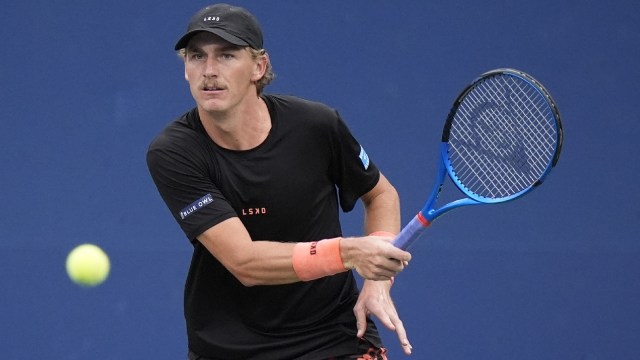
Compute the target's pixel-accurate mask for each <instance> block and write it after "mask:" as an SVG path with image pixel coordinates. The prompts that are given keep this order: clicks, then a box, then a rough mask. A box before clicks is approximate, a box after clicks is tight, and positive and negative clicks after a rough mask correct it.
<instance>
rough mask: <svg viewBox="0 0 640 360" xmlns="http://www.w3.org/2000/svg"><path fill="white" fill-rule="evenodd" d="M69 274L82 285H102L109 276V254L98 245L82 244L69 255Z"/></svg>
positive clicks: (67, 264) (67, 263)
mask: <svg viewBox="0 0 640 360" xmlns="http://www.w3.org/2000/svg"><path fill="white" fill-rule="evenodd" d="M66 266H67V274H69V277H70V278H71V280H73V282H75V283H76V284H78V285H81V286H96V285H100V284H101V283H102V282H103V281H105V280H106V279H107V276H109V270H110V268H111V263H110V262H109V256H107V254H106V253H105V252H104V251H103V250H102V249H101V248H99V247H98V246H96V245H93V244H82V245H79V246H77V247H76V248H74V249H73V250H71V252H70V253H69V255H68V256H67V262H66Z"/></svg>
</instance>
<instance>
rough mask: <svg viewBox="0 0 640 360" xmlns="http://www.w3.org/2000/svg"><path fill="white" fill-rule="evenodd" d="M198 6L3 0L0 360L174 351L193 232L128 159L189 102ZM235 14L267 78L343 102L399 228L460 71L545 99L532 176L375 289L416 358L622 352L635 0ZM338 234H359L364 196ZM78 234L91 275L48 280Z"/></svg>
mask: <svg viewBox="0 0 640 360" xmlns="http://www.w3.org/2000/svg"><path fill="white" fill-rule="evenodd" d="M206 4H208V3H207V2H204V1H190V2H185V1H175V2H167V1H164V2H162V1H160V2H158V1H149V0H139V1H124V0H113V1H101V2H98V1H92V0H85V1H81V0H69V1H64V2H62V1H51V0H48V1H40V0H25V1H14V2H10V3H8V4H5V6H3V10H2V12H0V39H1V43H2V46H3V51H2V55H1V57H0V59H1V60H0V61H1V63H0V84H1V86H0V142H1V144H2V151H1V152H0V164H1V165H2V167H1V171H0V198H1V201H0V269H1V270H0V285H1V290H0V358H3V359H36V358H47V359H110V360H115V359H123V360H124V359H184V354H185V349H186V339H185V335H184V333H185V331H184V323H183V318H182V303H181V301H182V287H183V284H184V278H185V274H186V272H187V266H188V261H189V258H190V246H189V244H188V242H187V241H186V239H185V238H184V236H183V234H182V233H181V232H180V231H179V229H178V227H177V225H176V224H175V223H174V221H173V220H172V218H171V217H170V215H169V213H168V211H167V210H166V209H165V207H164V205H163V203H162V202H161V200H160V198H159V196H158V194H157V193H156V190H155V188H154V186H153V184H152V182H151V180H150V178H149V176H148V173H147V169H146V165H145V162H144V156H145V151H146V147H147V145H148V143H149V141H150V139H151V138H152V137H153V136H154V135H155V134H156V133H157V132H158V131H159V130H160V129H161V128H162V127H163V126H164V125H165V124H166V123H167V122H169V121H170V120H171V119H173V118H174V117H175V116H177V115H179V114H181V113H182V112H183V111H185V110H186V109H188V108H190V107H191V106H192V104H193V102H192V100H191V98H190V95H189V92H188V88H187V84H186V82H185V81H184V78H183V69H182V66H181V63H180V61H179V60H178V59H177V58H176V56H175V55H174V54H173V52H172V46H173V44H174V42H175V40H176V39H177V38H178V37H179V36H180V35H181V32H182V31H183V30H184V28H185V26H186V21H187V19H188V18H189V17H190V16H191V15H192V14H193V13H194V12H195V11H197V10H198V9H199V8H201V7H202V6H204V5H206ZM238 4H240V5H243V6H245V7H247V8H249V9H250V10H251V11H252V12H254V13H255V14H256V15H257V16H258V17H259V19H260V20H261V23H262V25H263V28H264V32H265V34H266V47H267V48H268V50H269V51H270V54H271V59H272V61H273V64H274V67H275V70H276V72H277V73H278V79H277V80H276V81H275V83H273V84H272V85H271V86H270V87H269V88H268V90H269V91H270V92H279V93H291V94H297V95H300V96H303V97H307V98H311V99H314V100H319V101H322V102H325V103H327V104H329V105H331V106H333V107H335V108H337V109H339V111H340V112H341V113H342V115H343V116H344V118H345V119H346V120H347V122H348V123H349V125H350V127H351V129H352V131H353V132H354V133H355V134H356V136H357V137H358V138H359V139H360V140H361V142H362V143H363V145H364V146H365V147H366V148H367V151H368V152H369V155H370V156H371V157H372V158H373V159H374V161H376V163H377V164H378V165H379V166H380V167H381V168H382V169H383V171H384V173H385V174H386V175H387V176H388V177H389V178H390V179H391V181H392V182H393V183H394V184H395V185H396V187H397V189H398V190H399V192H400V195H401V200H402V208H403V220H404V222H406V221H408V220H409V219H410V218H411V217H412V216H413V215H414V214H415V212H416V211H417V210H418V209H419V208H420V207H421V206H422V202H423V200H424V199H425V197H426V195H427V193H428V190H429V189H430V187H431V185H432V177H433V172H434V168H435V165H436V162H435V161H436V152H437V143H438V140H439V136H440V131H441V127H442V123H443V121H444V117H445V115H446V114H447V112H448V108H449V106H450V104H451V102H452V100H453V99H454V97H455V96H456V95H457V93H458V92H459V90H460V89H461V88H462V87H463V86H464V85H465V84H466V83H468V82H469V81H470V80H472V79H473V78H474V77H476V76H477V75H479V74H480V73H482V72H484V71H486V70H489V69H492V68H497V67H515V68H519V69H522V70H525V71H527V72H529V73H531V74H532V75H534V76H535V77H537V78H538V79H539V80H541V81H542V82H543V83H544V84H545V85H546V86H547V87H548V88H549V90H550V91H551V93H552V94H553V95H554V97H555V98H556V100H557V102H558V104H559V107H560V110H561V112H562V115H563V117H564V124H565V130H566V133H565V134H566V141H565V148H564V151H563V154H562V158H561V159H560V163H559V166H558V168H557V169H556V170H555V171H554V173H553V174H552V175H551V177H550V178H549V179H548V181H547V183H546V184H545V186H543V187H542V188H540V189H538V190H536V191H535V192H534V193H532V194H531V195H529V196H527V197H525V198H524V199H522V200H519V201H517V202H513V203H509V204H505V205H501V206H494V207H484V208H473V209H465V210H460V211H457V212H455V213H452V214H450V215H448V216H445V217H444V218H442V219H440V220H438V222H437V223H436V224H434V226H433V227H432V228H431V229H430V230H429V233H428V236H427V237H426V239H425V241H423V242H421V243H419V244H417V245H416V246H414V247H413V248H412V252H413V255H414V260H413V261H412V262H411V264H410V266H409V268H408V269H407V270H406V271H405V272H404V273H402V274H401V275H400V276H399V277H398V279H397V281H396V285H395V286H394V289H393V293H394V298H395V300H396V303H397V307H398V310H399V312H400V313H401V316H402V317H403V319H404V322H405V326H406V328H407V331H408V333H409V336H410V339H411V341H412V343H413V345H414V356H413V358H414V359H439V360H442V359H491V360H495V359H505V360H511V359H631V358H640V301H639V300H640V283H639V280H638V273H639V271H640V262H639V261H638V258H639V253H640V242H638V235H637V233H638V227H639V225H638V224H639V223H640V205H638V204H639V203H640V201H639V200H640V192H639V191H638V190H636V182H637V181H638V176H639V175H640V171H639V165H638V164H639V161H638V160H637V152H638V150H640V147H639V145H638V141H637V139H638V138H639V137H640V125H639V123H640V119H639V116H638V115H637V114H638V112H637V111H636V110H633V109H634V108H636V105H637V102H638V99H639V98H640V91H639V90H638V89H639V87H638V83H639V80H640V70H639V69H640V67H638V59H640V22H638V14H639V13H640V11H639V10H640V6H639V5H638V3H637V1H631V0H629V1H626V0H611V1H604V0H602V1H593V0H592V1H588V0H587V1H557V0H539V1H527V2H524V1H513V0H493V1H457V0H452V1H412V2H410V1H338V0H330V1H313V2H311V1H307V2H302V1H293V0H287V1H277V2H276V1H271V2H267V1H258V0H255V1H242V2H239V3H238ZM627 183H628V184H630V185H627ZM344 224H345V226H344V227H345V231H346V233H347V235H356V234H359V233H360V227H361V208H359V207H358V208H357V209H356V210H354V212H352V213H350V214H345V216H344ZM83 242H93V243H96V244H98V245H100V246H102V247H103V248H104V249H105V250H106V251H107V252H108V253H109V254H110V256H111V260H112V273H111V276H110V278H109V279H108V281H107V282H106V283H105V284H103V285H102V286H100V287H97V288H93V289H83V288H79V287H77V286H75V285H73V284H72V283H71V282H70V281H69V280H68V278H67V276H66V273H65V270H64V259H65V256H66V254H67V253H68V251H69V250H71V248H73V247H74V246H76V245H77V244H80V243H83ZM383 335H384V337H385V341H386V344H387V346H388V347H389V348H390V351H391V355H392V356H391V358H393V359H401V358H403V357H404V356H403V355H401V352H400V348H399V346H398V345H397V340H396V339H395V337H394V335H393V334H392V333H389V332H384V333H383Z"/></svg>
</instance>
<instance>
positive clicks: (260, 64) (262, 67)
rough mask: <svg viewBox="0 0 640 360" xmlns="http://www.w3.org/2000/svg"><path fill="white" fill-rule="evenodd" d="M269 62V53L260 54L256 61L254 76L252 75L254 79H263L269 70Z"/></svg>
mask: <svg viewBox="0 0 640 360" xmlns="http://www.w3.org/2000/svg"><path fill="white" fill-rule="evenodd" d="M268 63H269V55H268V54H267V53H264V54H263V55H260V56H259V57H258V58H257V59H256V62H255V67H254V69H253V76H251V80H252V81H258V80H260V79H262V77H263V76H264V74H266V72H267V64H268Z"/></svg>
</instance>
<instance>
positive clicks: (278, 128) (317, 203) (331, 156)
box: [147, 95, 381, 360]
mask: <svg viewBox="0 0 640 360" xmlns="http://www.w3.org/2000/svg"><path fill="white" fill-rule="evenodd" d="M263 99H264V100H265V102H266V104H267V106H268V108H269V113H270V115H271V122H272V128H271V131H270V133H269V135H268V136H267V138H266V139H265V141H264V142H263V143H262V144H260V145H259V146H257V147H256V148H253V149H251V150H247V151H232V150H228V149H224V148H221V147H219V146H217V145H216V144H215V143H214V142H213V141H212V140H211V139H210V138H209V136H208V135H207V133H206V132H205V130H204V128H203V126H202V123H201V122H200V118H199V116H198V112H197V110H196V109H193V110H191V111H190V112H188V113H186V114H184V115H183V116H181V117H180V118H178V119H177V120H176V121H174V122H172V123H171V124H169V125H168V126H167V127H166V128H165V129H164V130H163V131H162V132H161V133H160V134H159V135H158V136H157V137H156V138H155V139H154V140H153V142H152V143H151V145H150V147H149V151H148V153H147V163H148V166H149V170H150V173H151V175H152V177H153V180H154V182H155V184H156V186H157V188H158V191H159V192H160V194H161V196H162V198H163V199H164V201H165V203H166V204H167V206H168V207H169V210H170V211H171V213H172V214H173V216H174V217H175V219H176V221H177V222H178V224H179V225H180V226H181V228H182V229H183V231H184V232H185V234H186V236H187V237H188V238H189V240H190V241H191V243H192V244H193V246H194V253H193V258H192V262H191V267H190V269H189V275H188V277H187V281H186V285H185V304H184V305H185V317H186V321H187V336H188V340H189V348H190V349H191V350H193V351H194V352H195V353H198V354H200V355H202V356H205V357H209V358H213V359H260V360H265V359H278V360H281V359H310V360H311V359H323V358H327V357H329V356H337V355H340V354H348V353H354V352H355V351H356V347H357V344H358V339H357V338H356V320H355V316H354V315H353V307H354V305H355V302H356V300H357V296H358V288H357V284H356V282H355V279H354V277H353V274H352V272H350V271H349V272H345V273H341V274H337V275H334V276H329V277H324V278H321V279H318V280H314V281H309V282H298V283H293V284H287V285H274V286H253V287H245V286H243V285H242V284H241V283H240V282H239V281H238V280H237V279H236V278H235V277H234V276H233V275H232V274H231V273H230V272H229V271H228V270H227V269H226V268H224V267H223V266H222V265H221V264H220V262H218V261H217V260H216V259H215V258H214V257H213V256H212V255H211V254H210V253H209V252H208V251H207V249H206V248H205V247H204V246H203V245H202V244H201V243H200V242H199V241H197V239H196V237H197V236H199V235H200V234H202V233H203V232H204V231H205V230H207V229H208V228H210V227H212V226H214V225H216V224H218V223H220V222H221V221H223V220H226V219H228V218H231V217H239V218H240V220H241V221H242V222H243V224H244V225H245V227H246V228H247V230H248V231H249V234H250V235H251V238H252V239H253V240H254V241H255V240H271V241H282V242H307V241H313V240H320V239H326V238H333V237H336V236H341V235H342V231H341V228H340V222H339V211H338V206H340V207H341V208H342V210H343V211H350V210H351V209H353V207H354V205H355V203H356V201H357V200H358V198H359V197H360V196H362V195H363V194H365V193H366V192H368V191H369V190H371V189H372V188H373V187H374V186H375V184H376V183H377V181H378V179H379V176H380V174H379V172H378V169H377V168H376V166H375V165H374V164H373V162H371V161H370V160H369V158H368V156H367V154H366V152H365V151H364V149H363V148H362V147H361V146H360V144H359V143H358V142H357V141H356V140H355V138H354V137H353V136H352V134H351V133H350V131H349V129H348V128H347V126H346V125H345V123H344V122H343V121H342V119H341V118H340V116H339V114H338V113H337V112H336V111H335V110H333V109H331V108H329V107H327V106H325V105H322V104H320V103H315V102H311V101H306V100H302V99H299V98H295V97H291V96H276V95H265V96H263ZM365 337H366V338H367V339H368V340H369V341H371V342H373V343H374V344H376V345H378V346H381V344H380V339H379V336H378V334H377V330H376V329H375V325H374V324H373V322H371V321H369V328H368V331H367V334H366V335H365Z"/></svg>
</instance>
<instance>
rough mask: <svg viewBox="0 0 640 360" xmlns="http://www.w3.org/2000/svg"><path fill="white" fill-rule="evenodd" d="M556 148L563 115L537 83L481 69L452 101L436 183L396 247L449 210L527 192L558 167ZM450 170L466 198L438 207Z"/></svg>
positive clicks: (518, 74) (403, 246) (516, 73)
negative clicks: (483, 71)
mask: <svg viewBox="0 0 640 360" xmlns="http://www.w3.org/2000/svg"><path fill="white" fill-rule="evenodd" d="M561 148H562V124H561V122H560V113H559V112H558V109H557V107H556V105H555V103H554V101H553V99H552V98H551V95H549V92H547V90H546V89H545V88H544V87H543V86H542V84H540V83H539V82H538V81H536V80H535V79H534V78H533V77H531V76H530V75H528V74H525V73H524V72H522V71H518V70H514V69H496V70H492V71H489V72H487V73H484V74H482V75H481V76H480V77H479V78H477V79H476V80H474V81H473V82H472V83H471V84H470V85H468V86H467V87H466V88H465V89H464V90H463V91H462V93H460V95H459V96H458V98H457V99H456V100H455V102H454V103H453V107H452V108H451V111H450V112H449V116H448V117H447V120H446V122H445V125H444V130H443V132H442V142H441V143H440V164H439V169H438V173H437V176H436V182H435V186H434V188H433V190H432V192H431V195H430V197H429V199H428V200H427V202H426V204H425V205H424V207H423V208H422V210H420V212H419V213H418V215H417V216H415V217H414V218H413V219H412V220H411V221H410V222H409V223H408V224H407V225H406V226H405V227H404V228H403V229H402V231H401V232H400V234H398V236H397V237H396V239H394V245H395V246H397V247H399V248H401V249H405V250H406V249H407V248H408V247H409V246H410V245H411V244H412V243H413V242H414V241H416V240H417V239H418V238H419V237H420V236H421V235H422V233H423V232H424V230H425V229H426V228H427V227H428V226H429V225H430V224H431V223H432V222H433V221H434V220H435V219H436V218H437V217H439V216H441V215H442V214H444V213H446V212H448V211H450V210H453V209H456V208H458V207H461V206H467V205H480V204H497V203H502V202H506V201H510V200H514V199H517V198H519V197H521V196H523V195H525V194H527V193H529V192H530V191H531V190H533V189H535V188H536V187H538V186H539V185H540V184H542V182H543V181H544V179H545V177H546V176H547V175H548V174H549V172H550V171H551V169H552V168H553V167H554V166H555V165H556V163H557V162H558V158H559V156H560V150H561ZM447 174H448V175H449V178H450V179H451V180H452V182H453V183H454V184H456V186H457V187H458V189H459V190H460V191H462V193H463V194H464V195H465V197H463V198H460V199H458V200H455V201H452V202H450V203H448V204H446V205H444V206H442V207H440V208H438V209H436V208H435V203H436V200H437V199H438V195H439V194H440V191H441V190H442V186H443V183H444V181H445V175H447Z"/></svg>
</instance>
